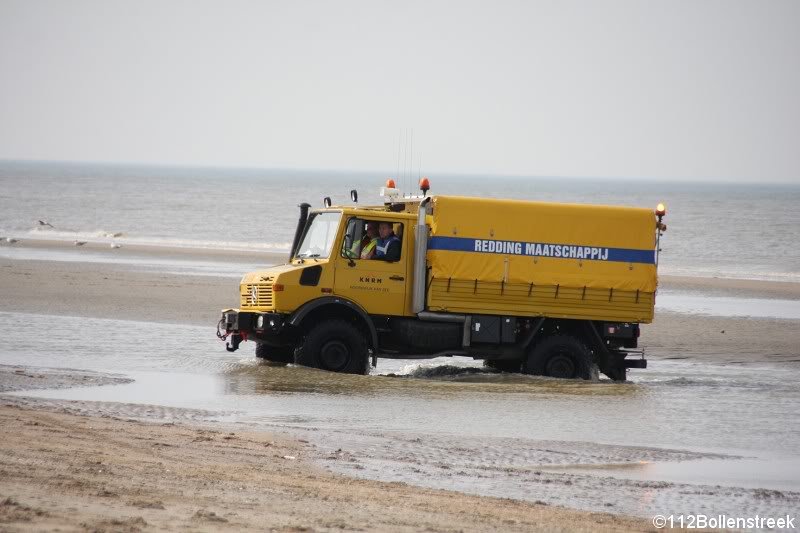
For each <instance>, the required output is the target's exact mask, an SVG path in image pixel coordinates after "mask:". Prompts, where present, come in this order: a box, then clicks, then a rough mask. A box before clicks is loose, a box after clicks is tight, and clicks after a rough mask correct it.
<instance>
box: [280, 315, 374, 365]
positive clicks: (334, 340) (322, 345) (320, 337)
mask: <svg viewBox="0 0 800 533" xmlns="http://www.w3.org/2000/svg"><path fill="white" fill-rule="evenodd" d="M367 357H368V352H367V342H366V340H365V339H364V335H363V334H362V333H361V332H360V331H359V330H358V328H356V327H355V326H353V325H352V324H350V323H348V322H345V321H344V320H326V321H325V322H321V323H319V324H317V325H316V326H314V327H313V328H312V329H311V331H309V332H308V334H307V335H306V338H305V341H303V344H302V346H301V347H300V349H299V350H297V352H296V353H295V358H294V362H295V363H296V364H298V365H303V366H308V367H311V368H319V369H321V370H329V371H331V372H341V373H344V374H366V373H367Z"/></svg>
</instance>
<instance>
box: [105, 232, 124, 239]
mask: <svg viewBox="0 0 800 533" xmlns="http://www.w3.org/2000/svg"><path fill="white" fill-rule="evenodd" d="M106 237H111V238H114V237H122V232H121V231H120V232H117V233H106Z"/></svg>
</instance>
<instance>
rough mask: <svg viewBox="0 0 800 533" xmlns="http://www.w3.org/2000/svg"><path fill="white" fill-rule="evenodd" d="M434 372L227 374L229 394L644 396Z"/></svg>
mask: <svg viewBox="0 0 800 533" xmlns="http://www.w3.org/2000/svg"><path fill="white" fill-rule="evenodd" d="M473 364H475V363H473ZM477 364H480V362H478V363H477ZM433 368H437V369H438V372H435V373H434V372H430V373H429V372H416V373H413V374H403V375H398V374H391V373H390V374H388V375H380V374H379V375H370V376H357V375H351V374H334V373H331V372H324V371H321V370H315V369H311V368H304V367H297V366H292V365H290V366H285V367H280V366H271V365H268V364H263V363H256V364H250V365H248V364H241V365H237V366H235V367H233V368H229V369H228V370H226V371H225V372H224V373H223V374H222V375H223V379H224V389H225V392H226V393H228V394H274V393H307V394H335V395H346V396H353V397H358V396H367V397H369V396H386V395H391V396H409V397H419V396H423V397H426V398H437V399H448V398H452V399H454V400H456V399H458V398H460V397H463V396H471V395H474V394H491V395H518V396H523V397H529V396H530V397H533V396H542V395H570V396H592V397H594V396H623V397H633V396H635V395H636V394H638V393H639V392H640V387H639V386H637V385H636V384H634V383H614V382H612V381H608V380H604V381H599V382H585V381H568V380H557V379H549V378H542V377H538V376H526V375H522V374H508V373H501V372H496V371H491V370H488V369H483V368H476V367H456V366H441V367H433Z"/></svg>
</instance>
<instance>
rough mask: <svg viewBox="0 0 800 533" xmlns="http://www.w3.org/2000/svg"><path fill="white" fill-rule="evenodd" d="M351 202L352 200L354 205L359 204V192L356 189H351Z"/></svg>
mask: <svg viewBox="0 0 800 533" xmlns="http://www.w3.org/2000/svg"><path fill="white" fill-rule="evenodd" d="M350 200H352V202H353V203H354V204H357V203H358V191H357V190H355V189H351V190H350Z"/></svg>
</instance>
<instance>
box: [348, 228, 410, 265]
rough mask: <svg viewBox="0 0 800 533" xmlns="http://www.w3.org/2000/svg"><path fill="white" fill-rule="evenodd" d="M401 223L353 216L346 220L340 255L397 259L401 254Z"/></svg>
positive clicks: (355, 257) (382, 259)
mask: <svg viewBox="0 0 800 533" xmlns="http://www.w3.org/2000/svg"><path fill="white" fill-rule="evenodd" d="M402 235H403V224H401V223H393V222H389V221H381V220H367V219H361V218H356V217H353V218H351V219H350V220H348V221H347V230H346V231H345V237H344V242H343V243H342V257H347V258H349V259H371V260H377V261H389V262H392V261H398V260H400V256H401V249H402V246H401V239H402Z"/></svg>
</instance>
